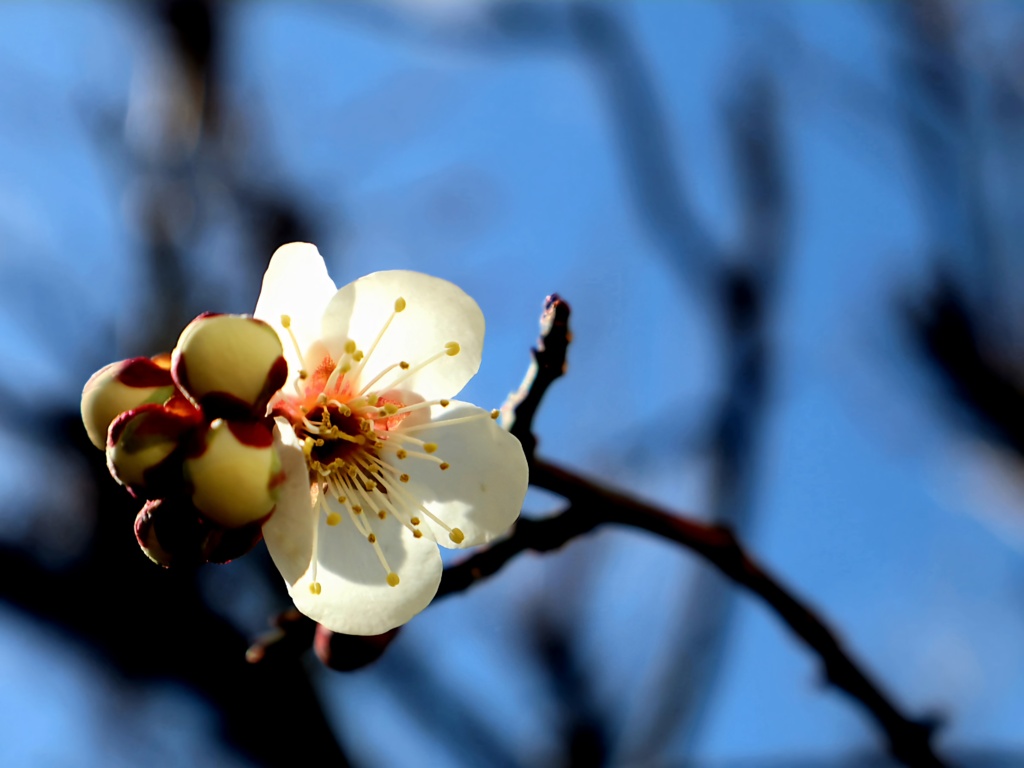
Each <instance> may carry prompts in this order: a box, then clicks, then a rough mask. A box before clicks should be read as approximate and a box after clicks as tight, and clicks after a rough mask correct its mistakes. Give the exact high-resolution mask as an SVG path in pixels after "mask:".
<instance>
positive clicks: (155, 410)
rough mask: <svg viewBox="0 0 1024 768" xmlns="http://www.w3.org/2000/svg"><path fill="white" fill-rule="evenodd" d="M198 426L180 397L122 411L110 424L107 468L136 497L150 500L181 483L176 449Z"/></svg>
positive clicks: (194, 412)
mask: <svg viewBox="0 0 1024 768" xmlns="http://www.w3.org/2000/svg"><path fill="white" fill-rule="evenodd" d="M199 424H200V414H199V412H198V411H197V410H195V409H194V408H193V407H192V406H191V405H190V404H189V403H188V402H186V401H185V399H184V398H183V397H178V398H172V399H171V400H170V401H168V403H167V404H166V405H156V404H149V405H143V406H140V407H138V408H135V409H134V410H131V411H125V412H124V413H122V414H121V415H120V416H118V417H117V418H116V419H114V422H113V423H112V424H111V425H110V431H109V435H108V442H107V467H108V468H109V469H110V474H111V475H113V476H114V479H115V480H117V482H119V483H121V485H124V486H127V488H128V490H129V491H130V492H131V493H132V494H133V495H136V496H144V497H147V498H154V497H157V496H164V495H166V494H167V493H168V492H172V491H173V490H174V487H175V486H176V485H180V483H181V468H180V461H179V457H178V455H177V454H176V450H177V448H178V447H179V446H180V445H181V444H182V442H183V441H184V439H185V438H186V436H187V433H188V432H189V431H191V430H193V429H195V428H196V427H198V426H199Z"/></svg>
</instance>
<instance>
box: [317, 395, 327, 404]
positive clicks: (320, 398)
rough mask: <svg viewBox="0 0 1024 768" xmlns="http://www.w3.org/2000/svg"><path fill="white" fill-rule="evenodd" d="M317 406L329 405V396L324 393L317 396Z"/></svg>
mask: <svg viewBox="0 0 1024 768" xmlns="http://www.w3.org/2000/svg"><path fill="white" fill-rule="evenodd" d="M316 404H317V405H327V395H325V394H324V393H323V392H321V393H320V394H319V395H317V396H316Z"/></svg>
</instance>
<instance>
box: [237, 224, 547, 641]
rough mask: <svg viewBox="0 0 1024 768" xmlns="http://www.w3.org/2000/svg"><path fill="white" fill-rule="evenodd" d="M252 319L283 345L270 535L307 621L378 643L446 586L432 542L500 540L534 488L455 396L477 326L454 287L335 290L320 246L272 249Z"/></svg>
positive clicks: (476, 346) (389, 280) (390, 277)
mask: <svg viewBox="0 0 1024 768" xmlns="http://www.w3.org/2000/svg"><path fill="white" fill-rule="evenodd" d="M254 314H255V317H256V318H258V319H261V320H263V321H265V322H267V323H269V324H271V325H272V326H273V327H274V328H275V329H276V330H277V331H278V333H279V334H280V336H281V340H282V343H283V345H284V350H285V358H286V360H287V363H288V380H287V383H286V384H285V387H284V388H283V389H282V390H281V391H280V392H279V393H278V394H277V395H276V396H275V397H274V398H273V399H272V400H271V402H270V407H271V414H272V415H273V416H274V417H275V419H276V421H277V425H278V432H279V437H278V453H279V455H280V458H281V464H282V468H283V470H284V473H285V480H284V483H283V484H282V485H281V486H280V488H279V496H278V502H277V507H276V510H275V512H274V514H273V515H272V516H271V518H270V519H269V520H268V521H267V522H266V523H265V524H264V528H263V534H264V538H265V540H266V543H267V547H268V548H269V550H270V554H271V557H272V558H273V559H274V563H275V564H276V565H277V567H278V569H279V570H280V571H281V574H282V575H283V576H284V579H285V581H286V583H287V584H288V590H289V593H290V594H291V596H292V599H293V600H294V601H295V604H296V606H297V607H298V609H299V610H300V611H302V612H303V613H305V614H306V615H307V616H309V617H311V618H313V619H314V620H316V621H317V622H319V623H320V624H322V625H324V626H326V627H327V628H329V629H331V630H334V631H336V632H344V633H347V634H357V635H372V634H379V633H382V632H386V631H387V630H389V629H392V628H394V627H396V626H398V625H400V624H403V623H405V622H407V621H408V620H409V619H410V618H412V617H413V616H414V615H416V614H417V613H418V612H419V611H421V610H422V609H423V608H424V607H426V605H427V604H428V603H429V602H430V600H431V599H432V598H433V596H434V594H435V593H436V591H437V587H438V584H439V583H440V578H441V557H440V553H439V551H438V549H437V544H440V545H442V546H445V547H466V546H471V545H474V544H480V543H483V542H486V541H488V540H490V539H491V538H493V537H494V536H496V535H498V534H501V533H502V532H504V531H505V530H506V529H507V528H508V527H509V526H510V525H511V524H512V523H513V522H514V521H515V519H516V517H517V515H518V514H519V509H520V507H521V505H522V502H523V497H524V496H525V494H526V487H527V482H528V477H527V466H526V459H525V457H524V455H523V450H522V447H521V446H520V444H519V441H518V440H517V439H516V438H515V437H513V436H512V435H510V434H509V433H508V432H506V431H505V430H503V429H502V428H501V427H499V426H498V424H496V423H495V421H494V418H495V417H496V416H497V412H496V411H492V412H488V411H485V410H483V409H481V408H478V407H476V406H473V405H470V404H468V403H463V402H459V401H456V400H453V399H451V398H452V397H454V396H455V395H456V394H458V392H459V391H460V390H461V389H462V388H463V387H464V386H465V385H466V383H467V382H468V381H469V379H470V378H472V376H473V375H474V374H475V373H476V371H477V369H478V368H479V366H480V358H481V353H482V349H483V336H484V319H483V315H482V313H481V312H480V308H479V307H478V306H477V305H476V302H474V301H473V300H472V299H471V298H470V297H469V296H467V295H466V294H465V293H464V292H463V291H462V290H461V289H460V288H458V287H456V286H455V285H452V284H451V283H449V282H447V281H445V280H441V279H439V278H436V277H430V276H428V275H423V274H420V273H417V272H407V271H391V272H377V273H374V274H372V275H368V276H366V277H363V278H361V279H359V280H357V281H355V282H354V283H351V284H349V285H347V286H345V287H344V288H342V289H341V290H337V289H336V287H335V285H334V283H333V282H332V281H331V278H330V277H329V276H328V274H327V270H326V267H325V266H324V262H323V259H322V258H321V256H320V254H319V252H318V251H317V249H316V247H315V246H313V245H310V244H308V243H291V244H289V245H285V246H282V247H281V248H279V249H278V250H277V252H276V253H275V254H274V256H273V258H272V259H271V262H270V266H269V267H268V269H267V273H266V275H265V277H264V279H263V291H262V293H261V294H260V298H259V302H258V303H257V305H256V311H255V313H254Z"/></svg>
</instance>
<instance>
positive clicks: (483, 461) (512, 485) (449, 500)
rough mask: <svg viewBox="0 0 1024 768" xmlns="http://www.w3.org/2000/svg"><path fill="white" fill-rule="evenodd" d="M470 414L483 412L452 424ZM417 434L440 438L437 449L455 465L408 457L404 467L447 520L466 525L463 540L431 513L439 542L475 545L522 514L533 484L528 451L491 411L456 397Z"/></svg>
mask: <svg viewBox="0 0 1024 768" xmlns="http://www.w3.org/2000/svg"><path fill="white" fill-rule="evenodd" d="M466 416H477V417H478V418H474V419H471V420H469V421H464V422H460V423H458V424H451V425H447V424H446V422H448V421H453V420H455V419H461V418H464V417H466ZM414 434H415V436H416V437H418V438H419V439H421V440H423V441H425V442H428V443H436V444H437V446H438V447H437V451H436V453H435V454H434V455H435V456H437V457H438V458H439V459H441V460H442V461H445V462H447V463H448V464H449V467H448V469H446V470H443V471H442V470H441V469H440V468H439V467H438V465H436V464H434V463H432V462H427V461H424V460H417V459H415V458H408V459H405V460H403V461H402V462H401V465H402V470H403V471H404V472H408V474H409V478H410V479H409V483H408V484H407V486H406V488H407V489H408V491H409V493H410V494H412V495H415V496H417V497H418V498H419V499H420V500H421V501H422V502H423V506H425V507H426V508H427V509H429V510H430V511H431V512H432V513H433V514H434V515H436V516H437V517H438V518H440V520H441V521H442V522H443V523H444V524H445V525H447V526H448V527H449V528H458V529H460V530H461V531H462V533H463V534H464V536H465V539H464V540H463V541H462V542H461V543H458V544H457V543H456V542H454V541H452V539H451V538H450V536H449V534H448V531H447V530H445V529H444V528H442V527H441V526H439V525H437V524H435V523H433V522H432V521H430V520H429V518H428V519H427V522H428V525H430V527H432V528H433V531H434V536H435V537H436V538H437V542H438V544H441V545H443V546H446V547H455V546H459V547H469V546H473V545H475V544H482V543H484V542H487V541H490V540H491V539H493V538H494V537H495V536H499V535H501V534H502V533H504V532H505V531H506V530H508V528H509V526H511V525H512V523H514V522H515V520H516V518H517V517H518V516H519V511H520V509H522V506H523V498H524V497H525V496H526V487H527V485H528V484H529V470H528V468H527V465H526V456H525V455H524V454H523V447H522V445H520V443H519V440H517V439H516V438H515V437H513V436H512V435H510V434H509V433H508V432H506V431H505V430H504V429H502V428H501V427H500V426H499V425H498V423H497V422H496V421H494V420H493V419H491V417H490V414H489V413H488V412H487V411H484V410H483V409H482V408H477V407H476V406H474V405H470V404H468V403H461V402H456V401H453V402H452V403H451V405H449V406H448V408H446V409H445V410H444V412H443V413H442V414H441V415H440V417H439V418H437V419H436V420H435V421H434V422H433V423H432V425H431V426H430V427H426V428H424V429H421V430H416V431H415V433H414Z"/></svg>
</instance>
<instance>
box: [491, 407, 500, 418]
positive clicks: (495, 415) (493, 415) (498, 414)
mask: <svg viewBox="0 0 1024 768" xmlns="http://www.w3.org/2000/svg"><path fill="white" fill-rule="evenodd" d="M500 415H501V411H499V410H498V409H497V408H495V409H494V410H493V411H491V418H492V419H497V418H498V416H500Z"/></svg>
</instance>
